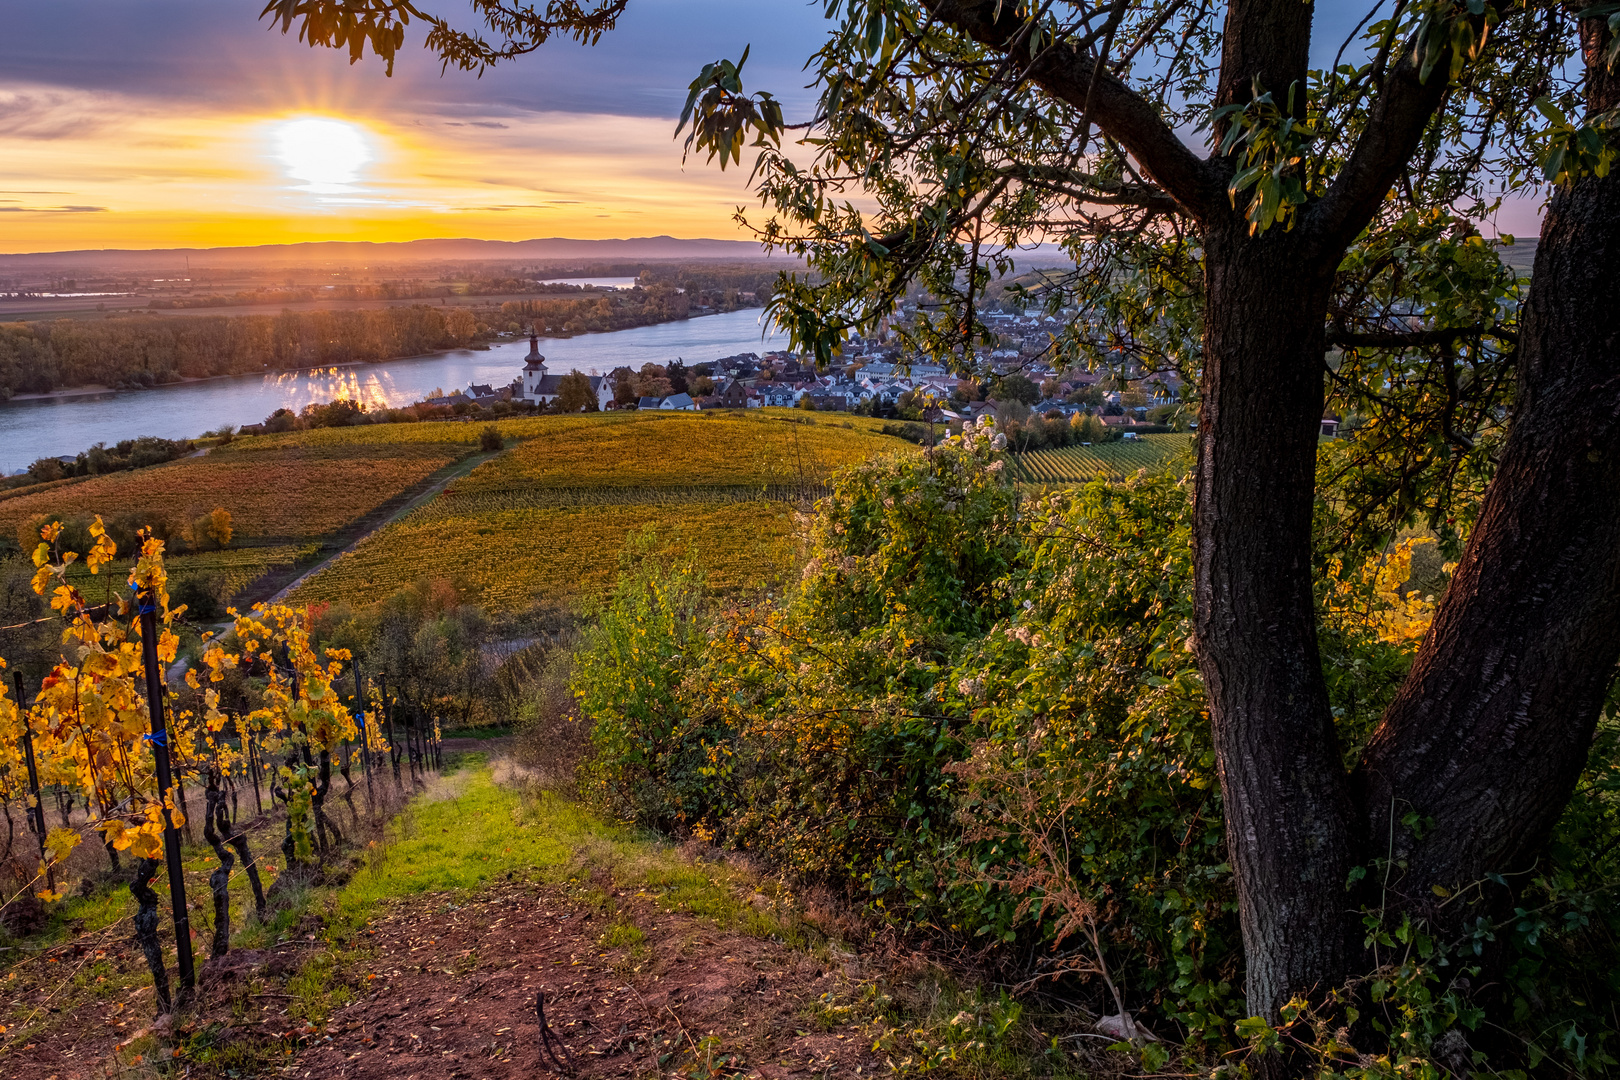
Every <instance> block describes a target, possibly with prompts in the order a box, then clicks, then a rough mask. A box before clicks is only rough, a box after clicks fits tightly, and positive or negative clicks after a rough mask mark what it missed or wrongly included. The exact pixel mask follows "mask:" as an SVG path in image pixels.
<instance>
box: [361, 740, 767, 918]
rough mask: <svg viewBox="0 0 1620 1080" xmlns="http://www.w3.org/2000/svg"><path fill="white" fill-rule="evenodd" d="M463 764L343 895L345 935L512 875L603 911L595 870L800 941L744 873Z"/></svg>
mask: <svg viewBox="0 0 1620 1080" xmlns="http://www.w3.org/2000/svg"><path fill="white" fill-rule="evenodd" d="M463 760H464V762H465V767H464V769H463V770H462V771H460V772H458V773H455V774H453V775H450V776H447V777H445V778H444V779H443V780H442V781H440V787H439V788H438V789H437V790H434V791H430V792H429V793H428V794H427V795H426V796H424V797H422V798H420V799H418V800H417V801H416V802H413V803H412V804H411V805H410V806H409V807H407V808H406V810H405V811H404V812H403V813H402V814H401V815H400V816H399V818H397V819H396V821H395V822H394V825H393V826H392V828H391V830H390V836H389V838H388V840H387V842H386V843H384V844H380V845H379V846H378V847H377V848H376V849H374V852H375V853H374V854H373V856H372V857H371V859H370V860H368V862H367V864H366V866H365V867H364V868H363V869H361V870H360V872H359V873H357V874H355V875H354V877H353V878H352V879H350V881H349V883H348V884H347V885H346V886H345V887H344V888H343V889H342V891H341V892H340V893H338V894H337V896H336V897H335V899H334V903H333V906H332V909H331V914H332V915H333V916H335V917H336V919H337V922H338V924H340V926H341V927H342V928H343V929H348V930H351V931H352V930H353V929H355V928H357V927H358V926H360V925H361V924H362V923H363V922H364V920H365V919H366V918H368V917H369V916H370V913H371V912H372V911H374V910H375V909H376V907H377V905H379V904H381V903H384V902H386V901H390V900H397V899H401V898H405V897H411V896H419V895H422V894H425V893H453V894H454V893H467V892H472V891H476V890H477V889H479V888H480V887H482V886H484V885H486V884H488V883H490V882H492V881H497V880H504V879H507V878H511V879H523V880H529V881H538V882H542V883H545V884H550V885H566V886H572V887H574V888H576V889H577V890H579V892H580V895H581V898H583V899H584V900H585V901H586V902H596V903H599V904H602V905H604V906H605V902H606V898H605V897H603V896H601V895H600V893H599V891H598V890H595V889H593V888H592V887H590V886H589V885H587V884H585V883H586V882H588V881H590V880H591V878H592V874H593V871H599V870H605V871H606V872H607V873H608V874H609V875H610V876H611V877H612V880H613V882H614V885H615V886H616V887H617V888H620V889H627V890H628V889H633V890H637V891H640V892H643V893H646V894H648V895H651V896H654V897H657V898H658V899H659V901H660V903H661V904H662V905H663V906H664V907H666V908H668V909H670V910H672V911H682V912H686V913H687V914H691V915H695V916H697V917H699V918H704V919H708V920H710V921H712V922H713V923H714V924H715V925H716V926H718V927H721V928H723V929H728V930H736V931H739V932H742V933H749V934H754V935H758V936H773V935H776V936H794V935H792V934H790V933H789V930H788V928H785V927H784V926H783V925H781V923H780V922H779V921H778V920H777V919H775V918H774V917H772V916H770V915H769V914H765V913H761V912H760V911H758V910H757V909H756V908H754V907H753V906H752V905H751V904H748V903H746V902H745V901H744V900H743V899H742V898H741V896H740V895H739V894H740V892H741V885H742V884H744V882H743V878H742V875H741V874H739V873H738V872H737V871H734V870H732V869H730V868H728V867H724V866H719V865H713V864H706V863H701V862H697V863H694V862H691V861H688V860H687V859H685V858H684V857H682V856H681V855H680V853H679V852H677V851H676V850H675V849H674V847H672V846H671V845H669V844H667V843H664V842H662V841H659V840H657V839H656V838H654V837H652V836H650V835H649V834H646V833H643V832H640V831H638V830H634V829H630V828H626V827H624V826H621V825H617V824H613V823H611V822H607V821H604V820H602V819H601V818H600V817H598V816H597V815H596V814H594V813H593V812H591V811H590V810H589V809H587V808H586V807H584V806H582V805H580V804H579V803H577V802H574V801H572V800H569V799H565V798H562V797H560V796H557V795H555V794H552V793H549V792H527V791H519V790H517V789H515V788H513V787H510V786H505V785H502V784H498V783H496V781H495V778H494V776H493V775H492V773H491V771H490V768H489V766H488V764H487V763H486V761H485V759H484V757H483V755H481V754H468V755H466V756H465V758H464V759H463ZM751 888H752V886H751V885H750V889H751ZM630 929H634V928H633V927H632V928H630ZM636 932H637V933H639V931H636ZM626 933H628V931H626Z"/></svg>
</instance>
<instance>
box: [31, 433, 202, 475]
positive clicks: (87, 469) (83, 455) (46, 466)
mask: <svg viewBox="0 0 1620 1080" xmlns="http://www.w3.org/2000/svg"><path fill="white" fill-rule="evenodd" d="M189 453H191V443H190V442H189V441H187V440H185V439H160V438H157V437H156V436H152V435H143V436H141V437H140V438H138V439H125V440H123V441H122V442H119V443H116V444H114V445H113V446H108V445H107V444H106V443H97V444H96V445H94V446H92V447H91V448H90V449H88V450H83V451H80V452H79V455H78V457H76V458H74V459H73V460H72V461H67V460H63V459H62V458H40V459H39V460H37V461H35V462H34V463H33V464H32V465H30V466H29V467H28V473H27V476H26V477H19V478H18V480H20V481H21V482H22V483H30V484H48V483H51V482H52V481H54V480H65V479H67V478H69V477H75V476H100V475H102V474H103V473H110V472H123V471H125V470H127V469H144V468H146V467H147V466H148V465H161V464H163V463H164V462H165V461H173V460H174V459H175V458H177V457H180V456H182V455H184V454H189ZM17 486H21V485H20V484H19V485H17Z"/></svg>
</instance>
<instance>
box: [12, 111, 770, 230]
mask: <svg viewBox="0 0 1620 1080" xmlns="http://www.w3.org/2000/svg"><path fill="white" fill-rule="evenodd" d="M672 136H673V131H672V125H671V123H670V122H669V121H668V120H667V119H662V118H648V117H631V116H614V115H592V114H582V113H567V112H524V113H518V114H516V115H500V116H498V117H492V116H482V117H479V116H460V117H450V118H446V117H442V116H437V117H436V116H424V115H421V114H417V116H416V117H415V118H413V119H409V120H400V119H398V118H397V117H395V116H391V115H386V114H384V113H383V112H382V111H381V109H380V107H379V109H378V110H376V111H368V110H365V109H360V108H353V107H350V108H345V109H333V108H319V107H310V108H306V109H295V110H276V111H268V110H267V111H266V112H264V113H244V112H235V111H229V110H217V111H209V110H198V111H195V112H192V111H189V110H187V111H184V112H182V111H180V110H177V109H176V108H175V106H174V105H173V103H172V101H171V102H157V101H149V100H144V99H139V98H130V97H123V96H120V95H117V94H111V93H105V92H94V91H77V90H63V89H59V88H42V87H30V86H12V87H3V86H0V251H4V252H8V253H11V252H24V251H44V250H63V249H72V248H100V247H133V248H141V247H175V246H222V245H237V244H261V243H290V242H298V241H304V240H340V239H341V240H379V241H382V240H407V239H415V238H419V237H433V236H439V237H445V236H454V237H462V236H465V237H477V238H483V239H492V240H518V239H526V238H530V237H536V236H575V237H581V238H596V237H613V236H639V235H650V234H655V233H667V234H670V235H675V236H712V237H726V238H732V237H740V235H741V234H740V232H739V230H738V228H737V226H736V225H735V223H734V222H733V221H732V220H731V215H732V213H733V211H734V210H735V208H736V206H737V204H738V203H740V202H747V201H750V200H749V195H748V192H747V191H746V189H745V187H744V186H743V181H744V180H745V178H746V171H745V172H743V173H740V174H739V173H737V172H735V171H733V172H727V173H724V174H722V173H720V172H719V171H718V170H716V169H713V168H712V167H709V166H705V165H703V164H701V163H698V162H694V163H693V164H692V165H691V167H689V168H683V167H682V163H681V158H680V148H679V144H677V143H676V142H675V141H674V140H673V138H672ZM323 138H325V139H336V140H337V141H336V142H332V143H330V144H329V145H326V146H324V147H323V145H322V144H321V142H320V140H321V139H323ZM289 140H290V141H289ZM312 140H313V141H312ZM344 140H348V141H347V142H345V141H344ZM300 155H302V156H300Z"/></svg>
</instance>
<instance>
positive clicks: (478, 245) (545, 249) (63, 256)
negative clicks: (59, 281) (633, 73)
mask: <svg viewBox="0 0 1620 1080" xmlns="http://www.w3.org/2000/svg"><path fill="white" fill-rule="evenodd" d="M776 257H777V258H779V259H780V258H784V256H781V255H778V256H776ZM764 258H767V255H766V253H765V252H764V250H762V249H761V247H760V246H759V244H757V243H755V242H753V241H751V240H711V239H692V240H682V239H678V238H676V237H673V236H642V237H633V238H630V239H623V240H573V239H569V238H567V237H546V238H543V239H535V240H465V239H464V240H400V241H388V242H374V241H368V240H322V241H311V242H307V243H301V244H260V245H258V246H255V247H216V248H152V249H132V248H100V249H95V248H91V249H85V250H80V251H38V252H29V253H26V254H15V255H5V254H0V271H5V270H65V269H69V268H73V267H81V266H95V267H97V268H99V269H107V270H116V269H137V268H142V267H166V268H173V267H175V266H176V265H183V264H184V261H185V260H187V259H190V260H191V261H192V262H193V263H194V266H193V268H194V269H197V268H201V267H226V266H266V265H281V264H294V265H304V266H307V265H311V264H321V265H340V264H341V265H348V264H353V263H360V262H380V263H391V262H425V261H429V260H439V261H443V260H446V259H450V260H460V259H466V260H469V261H497V260H498V261H507V260H513V259H536V260H556V259H764Z"/></svg>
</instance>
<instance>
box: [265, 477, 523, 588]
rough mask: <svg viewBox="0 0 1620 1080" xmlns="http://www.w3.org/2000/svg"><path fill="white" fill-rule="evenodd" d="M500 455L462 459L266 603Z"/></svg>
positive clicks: (295, 579) (307, 578) (298, 584)
mask: <svg viewBox="0 0 1620 1080" xmlns="http://www.w3.org/2000/svg"><path fill="white" fill-rule="evenodd" d="M502 452H503V451H500V450H495V451H490V452H486V453H479V454H471V455H469V456H467V457H465V458H463V459H462V460H460V461H458V462H457V463H456V464H455V465H453V466H451V467H450V468H449V469H447V470H445V471H444V472H443V473H442V474H441V475H440V476H439V477H438V478H437V479H435V480H433V481H431V482H430V483H429V484H428V486H427V487H425V488H423V489H422V490H421V491H420V492H418V493H417V494H416V495H413V496H412V497H411V498H410V499H408V500H406V502H405V504H404V505H403V506H401V507H400V508H399V509H398V510H396V511H394V512H393V513H392V514H389V515H388V516H387V517H385V518H382V519H380V520H379V521H377V522H375V523H374V524H373V525H371V527H369V528H367V529H365V531H363V532H361V533H360V534H359V535H357V536H355V537H354V538H353V539H351V540H350V541H349V543H348V544H347V545H345V546H344V547H343V548H341V549H340V550H338V551H334V552H333V553H332V554H330V555H328V556H327V557H326V558H324V559H322V560H321V561H320V562H318V563H316V564H315V565H314V566H312V567H310V568H309V569H308V570H305V571H304V572H303V573H302V574H299V575H298V576H297V577H296V578H294V579H293V580H292V581H291V582H289V583H288V584H287V585H285V586H283V587H282V588H281V589H280V591H278V592H276V593H275V594H274V595H273V596H271V597H270V599H269V600H267V601H266V603H271V604H279V603H281V602H282V601H283V600H285V599H287V597H288V596H289V595H291V594H292V591H293V590H294V589H296V588H298V586H300V585H302V584H303V583H304V582H306V581H308V580H309V579H310V578H312V577H314V576H315V575H316V574H318V573H320V572H321V571H322V570H325V569H326V568H327V567H328V566H330V565H332V563H334V562H336V561H337V560H338V559H341V558H343V556H345V555H347V554H349V553H350V552H351V551H353V550H354V549H355V548H357V547H359V546H360V545H361V544H362V543H364V542H365V540H366V539H367V538H368V537H369V536H371V535H372V534H373V533H375V532H377V531H378V530H380V529H383V528H386V527H387V526H389V525H392V524H393V523H394V522H396V521H398V520H399V519H400V518H402V517H404V516H405V515H406V514H409V513H410V512H411V511H412V510H415V509H416V508H417V507H419V506H421V505H422V504H423V503H426V502H428V501H429V500H431V499H435V498H437V497H438V496H439V493H440V492H442V491H444V489H445V488H446V487H448V486H450V484H451V483H452V482H454V481H456V480H460V479H461V478H462V477H464V476H466V475H467V474H468V473H470V472H472V471H473V470H474V469H476V468H477V467H478V466H480V465H482V464H483V463H484V462H486V461H488V460H489V459H490V458H493V457H495V456H496V455H498V454H500V453H502Z"/></svg>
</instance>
